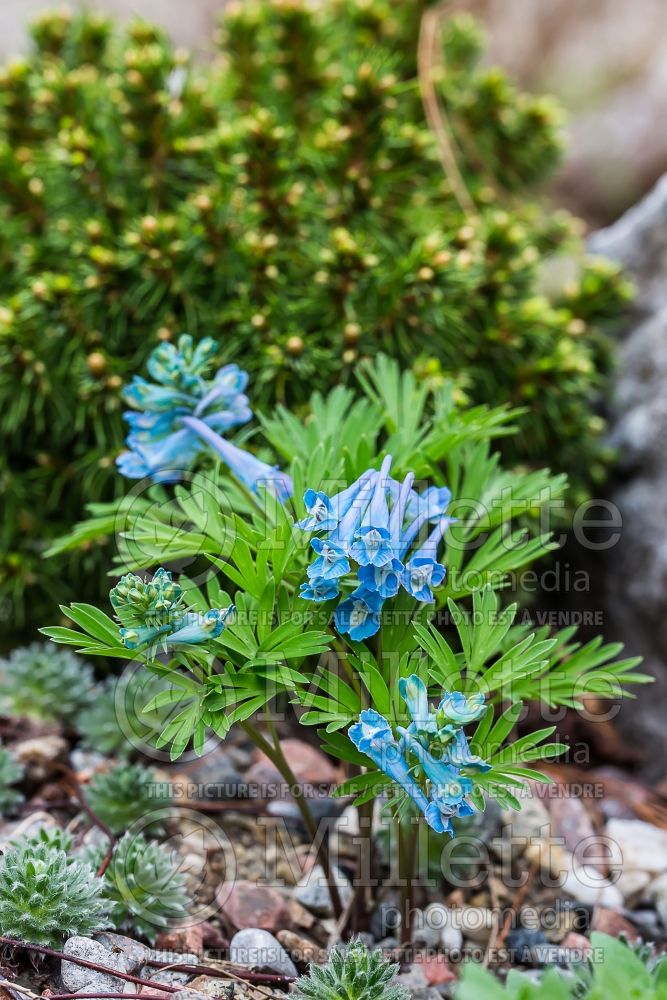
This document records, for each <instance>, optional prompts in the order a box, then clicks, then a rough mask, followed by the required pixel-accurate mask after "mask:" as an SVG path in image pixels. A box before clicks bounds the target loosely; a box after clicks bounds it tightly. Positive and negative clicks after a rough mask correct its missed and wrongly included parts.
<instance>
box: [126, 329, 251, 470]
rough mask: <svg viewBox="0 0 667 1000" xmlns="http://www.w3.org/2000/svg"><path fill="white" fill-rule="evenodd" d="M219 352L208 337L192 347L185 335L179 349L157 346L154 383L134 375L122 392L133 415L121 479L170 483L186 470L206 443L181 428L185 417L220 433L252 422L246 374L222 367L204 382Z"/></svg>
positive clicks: (151, 360)
mask: <svg viewBox="0 0 667 1000" xmlns="http://www.w3.org/2000/svg"><path fill="white" fill-rule="evenodd" d="M217 351H218V344H217V343H216V341H215V340H213V339H212V338H211V337H205V338H204V339H203V340H202V341H200V342H199V344H197V346H196V347H195V346H193V342H192V337H189V336H188V335H187V334H184V335H183V336H182V337H179V340H178V346H176V345H174V344H169V343H165V344H161V345H160V346H159V347H156V348H155V350H154V351H153V352H152V353H151V356H150V358H149V359H148V365H147V367H148V372H149V374H150V376H151V378H152V379H153V381H152V382H149V381H148V380H147V379H145V378H142V377H140V376H138V375H136V376H135V377H134V378H133V379H132V382H131V383H130V384H129V385H128V386H126V387H125V389H124V390H123V398H124V399H125V402H127V403H129V404H130V406H132V407H134V409H133V410H129V411H128V412H127V413H126V414H125V419H126V420H127V422H128V424H129V425H130V433H129V435H128V438H127V446H128V448H129V451H126V452H123V454H122V455H121V456H120V457H119V459H118V468H119V469H120V471H121V472H122V473H123V475H125V476H128V477H129V478H130V479H142V478H144V476H150V477H152V478H153V479H155V480H156V481H158V482H171V481H174V480H177V479H179V478H180V476H181V475H182V473H183V471H184V470H187V469H190V468H191V467H192V465H193V463H194V461H195V459H196V458H197V456H198V454H199V453H200V451H201V450H202V449H203V447H204V443H203V441H202V440H201V438H200V437H199V436H198V435H197V433H196V432H195V431H194V430H193V429H192V428H190V427H188V426H187V425H186V424H185V423H184V418H185V417H195V418H197V419H198V420H200V421H201V422H202V423H204V424H205V425H206V426H207V427H208V428H210V429H211V430H213V431H216V432H222V433H224V432H225V431H228V430H230V429H231V428H232V427H236V426H237V425H239V424H244V423H247V422H248V420H250V418H251V417H252V411H251V409H250V407H249V405H248V397H247V396H246V395H244V393H243V390H244V389H245V387H246V384H247V381H248V376H247V374H246V373H245V372H243V371H241V369H240V368H238V366H237V365H225V366H224V368H220V369H218V371H217V372H216V373H215V375H214V376H213V378H212V379H210V380H209V379H207V378H206V377H205V376H206V374H207V373H208V371H209V369H210V367H211V362H212V359H213V357H214V356H215V354H216V353H217Z"/></svg>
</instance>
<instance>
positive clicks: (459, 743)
mask: <svg viewBox="0 0 667 1000" xmlns="http://www.w3.org/2000/svg"><path fill="white" fill-rule="evenodd" d="M447 756H448V757H449V759H450V761H451V762H452V764H454V765H455V766H456V767H469V768H472V769H473V770H475V771H490V770H491V765H490V764H488V763H487V762H486V761H485V760H482V758H481V757H479V756H478V755H477V754H474V753H472V751H471V749H470V746H469V745H468V740H467V739H466V735H465V733H464V732H463V730H462V729H459V730H458V732H457V733H456V735H455V737H454V739H453V741H452V742H451V743H450V744H449V745H448V747H447Z"/></svg>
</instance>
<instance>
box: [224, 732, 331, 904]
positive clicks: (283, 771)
mask: <svg viewBox="0 0 667 1000" xmlns="http://www.w3.org/2000/svg"><path fill="white" fill-rule="evenodd" d="M241 726H242V728H243V729H244V730H245V732H246V733H247V734H248V736H249V737H250V739H251V740H252V741H253V743H254V744H255V745H256V746H257V747H258V748H259V749H260V750H261V751H262V753H263V754H265V755H266V756H267V757H268V758H269V760H270V761H271V763H272V764H273V765H274V767H275V768H276V770H278V771H279V772H280V775H281V777H282V778H284V779H285V782H286V783H287V784H288V785H289V786H290V790H291V791H292V795H293V797H294V801H295V802H296V805H297V808H298V810H299V812H300V814H301V819H302V820H303V823H304V826H305V827H306V831H307V833H308V836H309V837H310V839H311V840H312V842H313V844H315V849H316V852H317V859H318V861H319V863H320V865H321V866H322V869H323V870H324V873H325V876H326V880H327V886H328V888H329V895H330V896H331V905H332V907H333V911H334V915H335V916H336V918H337V919H338V918H339V917H340V916H341V914H342V912H343V904H342V902H341V898H340V893H339V892H338V886H337V884H336V879H335V875H334V871H333V866H332V864H331V858H330V856H329V850H328V848H327V845H326V844H325V842H324V840H323V839H321V838H319V836H318V830H317V823H316V822H315V817H314V816H313V814H312V812H311V811H310V807H309V805H308V802H307V801H306V798H305V796H304V795H303V790H302V789H301V786H300V784H299V782H298V781H297V779H296V776H295V774H294V771H293V770H292V768H291V767H290V766H289V764H288V762H287V760H286V758H285V754H284V753H283V751H282V747H281V746H280V740H279V738H278V734H277V732H276V730H275V727H274V725H273V723H272V722H269V723H268V727H269V731H270V732H271V735H272V738H273V743H269V741H268V740H267V739H265V738H264V737H263V736H262V734H261V733H260V732H258V730H257V729H255V727H254V726H253V725H252V724H251V723H249V722H242V723H241Z"/></svg>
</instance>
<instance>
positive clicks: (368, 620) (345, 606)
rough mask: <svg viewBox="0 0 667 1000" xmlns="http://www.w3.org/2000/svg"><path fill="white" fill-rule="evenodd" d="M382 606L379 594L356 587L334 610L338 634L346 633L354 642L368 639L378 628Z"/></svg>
mask: <svg viewBox="0 0 667 1000" xmlns="http://www.w3.org/2000/svg"><path fill="white" fill-rule="evenodd" d="M382 604H383V601H382V598H381V597H380V595H379V594H377V593H375V592H374V591H372V590H366V588H365V587H358V588H357V589H356V590H354V591H353V592H352V593H351V594H350V596H349V597H347V598H346V599H345V600H344V601H341V603H340V604H339V605H338V607H337V608H336V613H335V616H334V620H335V622H336V628H337V629H338V631H339V632H342V633H345V632H347V633H348V634H349V636H350V639H353V640H354V641H355V642H361V640H362V639H368V637H369V636H371V635H375V633H376V632H377V631H378V629H379V628H380V610H381V608H382Z"/></svg>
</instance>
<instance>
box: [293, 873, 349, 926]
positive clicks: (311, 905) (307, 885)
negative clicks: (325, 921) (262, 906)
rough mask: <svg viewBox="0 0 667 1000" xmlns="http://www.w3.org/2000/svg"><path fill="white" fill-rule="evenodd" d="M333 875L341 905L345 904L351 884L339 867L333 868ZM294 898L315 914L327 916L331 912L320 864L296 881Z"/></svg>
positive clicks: (347, 900)
mask: <svg viewBox="0 0 667 1000" xmlns="http://www.w3.org/2000/svg"><path fill="white" fill-rule="evenodd" d="M334 877H335V879H336V885H337V886H338V891H339V893H340V899H341V903H342V904H343V906H346V905H347V904H348V902H349V901H350V897H351V896H352V886H351V885H350V883H349V882H348V880H347V879H346V878H345V876H344V875H343V873H342V872H341V871H340V869H339V868H334ZM294 898H295V899H296V900H297V901H298V902H299V903H301V905H302V906H305V907H306V908H307V909H309V910H310V911H311V912H312V913H315V914H317V916H322V917H329V916H331V914H332V913H333V910H332V907H331V896H330V895H329V888H328V886H327V882H326V878H325V876H324V870H323V868H322V867H321V865H315V867H314V868H313V869H312V871H310V872H308V874H307V875H304V877H303V878H302V879H301V880H300V881H299V882H298V883H297V885H296V888H295V890H294Z"/></svg>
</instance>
